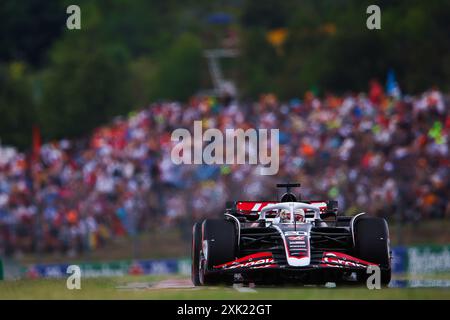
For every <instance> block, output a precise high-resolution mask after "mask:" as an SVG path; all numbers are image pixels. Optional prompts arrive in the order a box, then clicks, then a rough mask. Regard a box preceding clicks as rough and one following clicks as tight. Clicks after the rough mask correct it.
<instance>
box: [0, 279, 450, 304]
mask: <svg viewBox="0 0 450 320" xmlns="http://www.w3.org/2000/svg"><path fill="white" fill-rule="evenodd" d="M173 278H174V277H171V279H173ZM175 278H177V277H175ZM178 278H183V277H181V276H179V277H178ZM164 279H167V277H155V276H139V277H137V276H127V277H119V278H95V279H94V278H92V279H84V280H82V282H81V290H68V289H67V288H66V281H65V279H59V280H56V279H39V280H26V279H23V280H10V281H3V282H0V299H214V300H215V299H255V300H260V299H261V300H267V299H268V300H272V299H346V300H354V299H450V289H440V288H422V289H398V288H387V289H381V290H368V289H366V288H359V287H358V288H354V287H351V288H349V287H344V288H340V287H338V288H323V287H283V288H256V292H251V293H248V292H246V293H241V292H238V291H236V290H235V289H234V288H230V287H201V288H186V289H132V290H129V289H127V290H121V289H117V287H118V286H121V285H124V284H127V283H132V282H139V283H154V282H158V281H160V280H164Z"/></svg>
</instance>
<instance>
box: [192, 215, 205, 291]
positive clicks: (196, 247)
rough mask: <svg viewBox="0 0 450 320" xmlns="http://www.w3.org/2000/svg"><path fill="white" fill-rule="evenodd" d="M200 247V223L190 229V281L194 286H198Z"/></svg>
mask: <svg viewBox="0 0 450 320" xmlns="http://www.w3.org/2000/svg"><path fill="white" fill-rule="evenodd" d="M201 247H202V225H201V223H196V224H194V227H193V228H192V246H191V259H192V264H191V265H192V267H191V279H192V283H193V284H194V286H200V285H201V283H200V274H199V261H200V250H201Z"/></svg>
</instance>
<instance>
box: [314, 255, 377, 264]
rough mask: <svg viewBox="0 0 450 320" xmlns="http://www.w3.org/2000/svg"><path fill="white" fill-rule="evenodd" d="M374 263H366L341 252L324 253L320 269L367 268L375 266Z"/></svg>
mask: <svg viewBox="0 0 450 320" xmlns="http://www.w3.org/2000/svg"><path fill="white" fill-rule="evenodd" d="M376 265H377V264H376V263H372V262H368V261H365V260H362V259H359V258H355V257H352V256H349V255H348V254H344V253H341V252H324V253H323V255H322V263H321V264H320V266H321V267H335V268H343V267H368V266H376Z"/></svg>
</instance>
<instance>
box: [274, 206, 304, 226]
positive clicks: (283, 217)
mask: <svg viewBox="0 0 450 320" xmlns="http://www.w3.org/2000/svg"><path fill="white" fill-rule="evenodd" d="M290 215H291V212H290V211H289V210H287V209H281V210H280V222H281V223H288V222H290V220H291V219H290ZM294 219H295V221H296V222H305V210H303V209H295V210H294Z"/></svg>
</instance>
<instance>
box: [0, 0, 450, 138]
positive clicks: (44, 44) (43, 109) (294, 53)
mask: <svg viewBox="0 0 450 320" xmlns="http://www.w3.org/2000/svg"><path fill="white" fill-rule="evenodd" d="M69 4H78V5H79V6H80V7H81V8H82V29H81V30H79V31H69V30H66V28H65V20H66V18H67V14H66V11H65V9H66V6H67V5H69ZM370 4H378V5H379V6H380V7H381V14H382V19H381V27H382V29H381V30H368V29H367V28H366V19H367V17H368V15H367V14H366V8H367V6H368V5H370ZM214 12H227V13H229V14H232V15H233V16H234V17H235V19H234V20H233V21H234V22H232V23H233V25H232V26H230V27H232V28H233V30H238V31H239V49H240V51H241V55H240V56H239V58H238V59H237V61H236V65H237V70H238V72H237V74H235V75H236V77H237V79H236V80H237V81H238V84H239V86H238V87H239V92H240V94H241V96H243V97H248V98H255V97H257V96H258V95H259V94H260V93H262V92H268V91H271V92H274V93H276V94H278V95H279V96H280V97H281V98H282V99H288V98H291V97H298V96H300V97H301V96H302V95H303V93H304V92H305V91H306V90H309V89H311V88H317V89H318V90H319V91H320V92H325V91H333V92H345V91H348V90H352V91H359V90H366V88H367V83H368V81H369V80H370V79H372V78H378V79H379V80H381V81H384V80H385V78H386V74H387V71H388V70H389V69H391V68H392V69H394V70H395V72H396V75H397V80H398V82H399V84H400V86H401V87H402V90H403V91H404V92H408V93H415V92H420V91H422V90H426V89H427V88H429V87H430V86H432V85H437V86H439V87H440V88H442V89H446V90H448V89H450V54H449V52H450V40H449V39H450V24H449V23H448V21H450V2H449V1H448V0H433V1H426V2H424V1H421V0H408V1H406V0H405V1H402V0H378V1H374V0H321V1H315V0H284V1H276V0H259V1H254V0H243V1H229V2H228V1H227V2H225V1H217V2H211V1H207V0H197V1H194V0H186V1H183V2H180V1H175V0H167V1H159V0H136V1H131V2H125V1H122V0H98V1H95V2H94V1H89V0H77V1H69V0H61V1H38V0H27V1H13V0H4V1H2V2H0V126H1V127H0V139H1V141H2V143H6V144H14V145H18V146H21V147H26V146H28V145H29V143H30V140H31V126H32V124H34V123H38V124H39V126H40V127H41V129H42V131H43V135H44V139H50V138H60V137H73V136H80V135H82V134H86V133H88V132H89V130H91V129H92V128H94V127H95V126H97V125H99V124H102V123H104V122H105V121H107V120H108V119H111V118H112V117H114V116H115V115H119V114H126V113H127V112H128V111H130V110H132V109H133V108H136V107H140V106H142V105H145V104H148V103H149V102H151V101H154V100H155V99H180V100H185V99H187V98H188V97H189V96H190V95H192V94H195V93H196V92H198V91H199V90H200V89H205V88H202V86H205V84H206V86H207V83H208V81H209V78H208V76H209V75H208V72H207V71H205V67H206V61H205V60H204V58H203V57H202V51H203V49H206V48H208V49H209V48H216V47H217V46H219V45H220V39H218V38H219V36H220V37H223V35H224V34H227V26H221V25H211V24H210V23H209V22H208V19H207V17H208V15H209V14H211V13H214ZM274 30H275V31H276V30H282V31H283V33H284V32H285V33H286V35H287V36H286V39H285V41H283V43H281V44H279V45H278V46H277V47H274V46H273V45H272V44H271V43H270V42H269V40H268V39H270V36H269V35H270V34H272V35H273V34H274ZM225 71H226V70H225Z"/></svg>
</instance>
